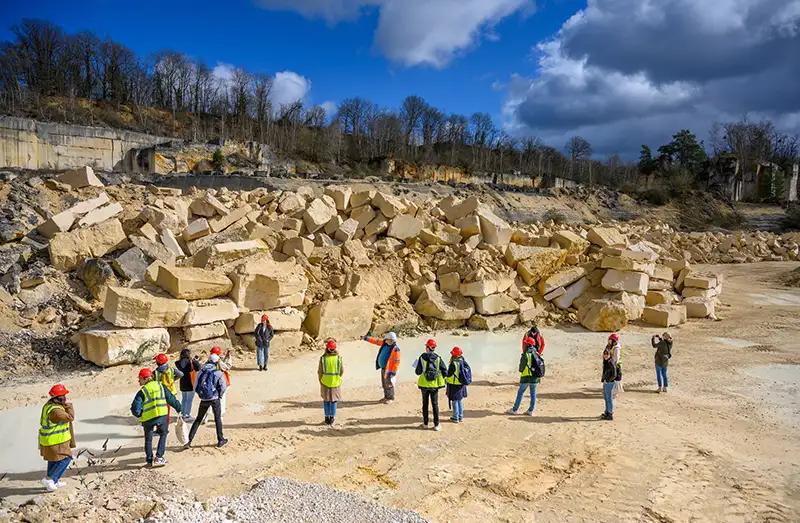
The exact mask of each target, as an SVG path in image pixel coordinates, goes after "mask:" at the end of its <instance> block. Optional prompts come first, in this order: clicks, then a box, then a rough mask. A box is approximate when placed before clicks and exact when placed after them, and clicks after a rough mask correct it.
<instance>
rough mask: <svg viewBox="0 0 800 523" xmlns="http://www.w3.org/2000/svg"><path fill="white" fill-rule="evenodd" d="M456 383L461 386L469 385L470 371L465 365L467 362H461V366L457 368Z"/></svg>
mask: <svg viewBox="0 0 800 523" xmlns="http://www.w3.org/2000/svg"><path fill="white" fill-rule="evenodd" d="M458 381H460V382H461V383H462V385H469V384H470V383H472V369H471V368H470V366H469V363H467V360H461V365H459V366H458Z"/></svg>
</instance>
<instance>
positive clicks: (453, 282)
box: [439, 271, 461, 292]
mask: <svg viewBox="0 0 800 523" xmlns="http://www.w3.org/2000/svg"><path fill="white" fill-rule="evenodd" d="M439 289H441V291H442V292H459V290H460V289H461V275H460V274H458V272H456V271H453V272H448V273H447V274H442V275H441V276H439Z"/></svg>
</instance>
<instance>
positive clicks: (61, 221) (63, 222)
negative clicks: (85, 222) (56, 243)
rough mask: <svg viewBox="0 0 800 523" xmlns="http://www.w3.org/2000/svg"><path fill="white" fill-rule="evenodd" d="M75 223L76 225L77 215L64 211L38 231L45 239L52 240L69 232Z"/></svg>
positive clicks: (50, 219)
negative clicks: (56, 235) (57, 234)
mask: <svg viewBox="0 0 800 523" xmlns="http://www.w3.org/2000/svg"><path fill="white" fill-rule="evenodd" d="M73 223H75V214H73V213H72V211H64V212H60V213H58V214H54V215H53V216H52V217H51V218H49V219H48V220H47V221H45V222H44V223H43V224H41V225H40V226H39V227H37V229H36V230H38V231H39V234H41V235H42V236H44V237H45V238H52V237H53V236H55V234H56V233H59V232H67V231H69V229H70V227H72V224H73Z"/></svg>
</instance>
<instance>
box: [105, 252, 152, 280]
mask: <svg viewBox="0 0 800 523" xmlns="http://www.w3.org/2000/svg"><path fill="white" fill-rule="evenodd" d="M148 265H150V259H149V258H148V257H147V256H145V254H144V251H142V250H141V249H140V248H139V247H133V248H131V249H128V250H127V251H125V252H123V253H122V254H120V255H119V256H117V258H116V259H115V260H114V261H113V262H111V266H112V267H113V268H114V270H115V271H116V273H117V274H119V275H120V276H122V277H123V278H125V279H127V280H131V281H144V275H145V271H147V267H148Z"/></svg>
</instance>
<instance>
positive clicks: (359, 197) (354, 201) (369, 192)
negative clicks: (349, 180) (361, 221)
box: [350, 189, 378, 209]
mask: <svg viewBox="0 0 800 523" xmlns="http://www.w3.org/2000/svg"><path fill="white" fill-rule="evenodd" d="M377 194H378V191H376V190H375V189H362V190H360V191H356V192H354V193H353V194H352V196H350V207H352V208H353V209H355V208H357V207H362V206H364V205H371V204H372V200H373V199H374V198H375V196H376V195H377Z"/></svg>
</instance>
